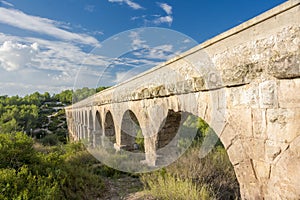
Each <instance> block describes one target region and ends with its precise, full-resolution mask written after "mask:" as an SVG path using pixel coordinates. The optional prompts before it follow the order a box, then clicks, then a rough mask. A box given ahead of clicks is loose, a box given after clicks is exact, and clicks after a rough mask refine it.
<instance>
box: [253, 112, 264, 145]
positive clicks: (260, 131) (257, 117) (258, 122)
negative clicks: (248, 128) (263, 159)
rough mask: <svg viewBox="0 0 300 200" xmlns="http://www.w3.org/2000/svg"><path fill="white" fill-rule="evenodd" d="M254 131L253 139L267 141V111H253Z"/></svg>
mask: <svg viewBox="0 0 300 200" xmlns="http://www.w3.org/2000/svg"><path fill="white" fill-rule="evenodd" d="M251 112H252V131H253V137H254V138H259V139H267V133H266V130H267V121H266V110H265V109H252V110H251Z"/></svg>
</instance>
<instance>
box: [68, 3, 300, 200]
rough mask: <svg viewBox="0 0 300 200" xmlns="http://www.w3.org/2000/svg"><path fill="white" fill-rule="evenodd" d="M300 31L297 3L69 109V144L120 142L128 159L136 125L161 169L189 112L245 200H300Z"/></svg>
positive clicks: (150, 159)
mask: <svg viewBox="0 0 300 200" xmlns="http://www.w3.org/2000/svg"><path fill="white" fill-rule="evenodd" d="M299 22H300V1H299V0H297V1H287V2H286V3H284V4H282V5H280V6H278V7H275V8H273V9H272V10H270V11H268V12H266V13H263V14H262V15H260V16H258V17H255V18H253V19H251V20H249V21H247V22H245V23H243V24H241V25H239V26H237V27H235V28H233V29H231V30H229V31H227V32H225V33H223V34H220V35H218V36H217V37H215V38H213V39H211V40H208V41H207V42H204V43H202V44H200V45H199V46H197V47H195V48H193V49H191V50H189V51H188V52H185V53H184V54H182V55H180V56H177V57H176V58H174V59H172V60H170V61H168V62H166V63H164V64H162V65H160V66H157V67H155V68H153V69H151V70H149V71H147V72H145V73H143V74H141V75H138V76H136V77H134V78H132V79H130V80H128V81H126V82H124V83H121V84H119V85H117V86H114V87H112V88H109V89H107V90H104V91H102V92H100V93H97V94H95V95H94V96H92V97H89V98H87V99H85V100H83V101H81V102H78V103H76V104H73V105H71V106H69V107H66V115H67V122H68V128H69V133H70V137H72V138H73V139H74V140H80V139H86V140H87V141H89V142H90V143H92V144H94V145H96V144H97V143H100V141H101V138H102V137H111V136H113V135H115V147H116V148H119V149H127V150H128V149H130V148H132V145H133V140H132V137H131V136H129V135H127V134H126V133H123V131H122V130H123V129H124V127H126V124H127V123H131V122H130V121H135V122H136V123H138V124H139V126H140V128H141V130H142V134H143V135H144V137H145V159H146V163H147V164H148V165H156V161H157V158H158V155H157V150H158V149H159V148H160V147H163V146H165V145H166V144H167V143H168V142H170V140H171V139H172V138H173V137H174V134H176V131H177V129H178V126H179V125H180V121H181V119H182V117H181V115H182V114H183V113H190V114H193V115H195V116H198V117H201V118H202V119H204V120H205V121H206V122H207V123H208V124H209V125H210V126H211V127H212V128H213V129H214V131H215V132H216V133H217V135H218V136H219V138H220V140H221V141H222V143H223V145H224V147H225V148H226V150H227V153H228V155H229V158H230V161H231V163H232V164H233V166H234V170H235V173H236V176H237V179H238V181H239V184H240V191H241V196H242V198H243V199H263V198H266V199H300V123H299V120H300V92H299V90H300V69H299V68H300V37H299V36H300V23H299ZM128 119H129V120H128ZM162 124H163V125H162ZM163 126H164V128H162V127H163ZM132 127H133V126H132Z"/></svg>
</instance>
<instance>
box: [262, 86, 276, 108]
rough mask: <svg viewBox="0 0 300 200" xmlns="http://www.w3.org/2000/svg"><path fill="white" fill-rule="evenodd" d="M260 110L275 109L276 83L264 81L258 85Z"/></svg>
mask: <svg viewBox="0 0 300 200" xmlns="http://www.w3.org/2000/svg"><path fill="white" fill-rule="evenodd" d="M259 99H260V108H277V107H278V99H277V83H276V81H265V82H263V83H261V84H259Z"/></svg>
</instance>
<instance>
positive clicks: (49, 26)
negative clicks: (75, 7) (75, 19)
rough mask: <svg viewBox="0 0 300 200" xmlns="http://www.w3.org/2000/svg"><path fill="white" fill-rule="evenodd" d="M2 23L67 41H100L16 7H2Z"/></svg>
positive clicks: (89, 43)
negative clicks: (62, 27)
mask: <svg viewBox="0 0 300 200" xmlns="http://www.w3.org/2000/svg"><path fill="white" fill-rule="evenodd" d="M0 16H1V17H0V23H3V24H7V25H10V26H14V27H17V28H20V29H24V30H29V31H33V32H37V33H40V34H45V35H49V36H52V37H55V38H58V39H62V40H65V41H71V42H72V41H73V42H78V43H82V44H87V45H93V46H98V45H100V44H99V41H98V40H97V39H96V38H94V37H91V36H89V35H86V34H78V33H72V32H69V31H66V30H63V29H61V28H59V27H57V26H58V25H59V24H61V23H59V22H56V21H53V20H50V19H47V18H41V17H37V16H32V15H27V14H25V13H23V12H21V11H18V10H15V9H7V8H2V7H0Z"/></svg>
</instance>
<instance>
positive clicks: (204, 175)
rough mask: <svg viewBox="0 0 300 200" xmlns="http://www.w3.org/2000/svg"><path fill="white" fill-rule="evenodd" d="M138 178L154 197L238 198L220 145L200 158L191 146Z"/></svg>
mask: <svg viewBox="0 0 300 200" xmlns="http://www.w3.org/2000/svg"><path fill="white" fill-rule="evenodd" d="M141 180H142V182H143V183H144V186H145V190H146V191H147V194H149V195H151V196H152V197H154V198H157V199H226V200H227V199H240V194H239V184H238V182H237V179H236V176H235V173H234V169H233V166H232V165H231V163H230V161H229V158H228V155H227V153H226V150H225V149H224V148H223V147H221V146H217V147H216V148H215V149H213V151H212V152H210V153H209V154H208V155H207V156H206V157H205V158H202V159H200V158H199V147H197V146H194V147H192V148H191V149H189V150H188V151H187V152H186V153H185V154H184V155H183V156H182V157H181V158H180V159H178V160H177V161H176V162H175V163H173V164H172V165H170V166H168V167H166V168H164V169H163V170H160V171H159V172H153V173H150V174H144V175H142V178H141Z"/></svg>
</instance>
